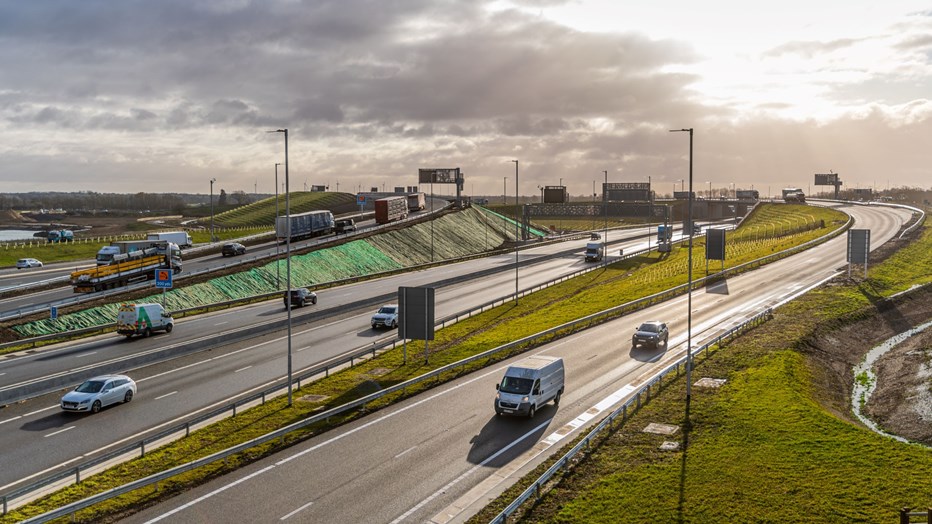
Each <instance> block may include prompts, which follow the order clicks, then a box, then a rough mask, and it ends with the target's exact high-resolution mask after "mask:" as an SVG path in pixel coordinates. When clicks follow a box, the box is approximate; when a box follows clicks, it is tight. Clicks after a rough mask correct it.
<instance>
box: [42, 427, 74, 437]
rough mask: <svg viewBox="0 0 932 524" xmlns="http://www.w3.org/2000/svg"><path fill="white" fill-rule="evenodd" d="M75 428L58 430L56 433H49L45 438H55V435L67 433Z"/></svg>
mask: <svg viewBox="0 0 932 524" xmlns="http://www.w3.org/2000/svg"><path fill="white" fill-rule="evenodd" d="M76 427H77V426H68V427H67V428H65V429H60V430H58V431H55V432H54V433H49V434H48V435H45V438H49V437H53V436H55V435H58V434H59V433H64V432H66V431H68V430H69V429H74V428H76Z"/></svg>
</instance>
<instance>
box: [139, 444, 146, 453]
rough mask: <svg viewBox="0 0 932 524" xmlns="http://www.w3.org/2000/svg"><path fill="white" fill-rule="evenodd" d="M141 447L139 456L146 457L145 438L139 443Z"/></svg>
mask: <svg viewBox="0 0 932 524" xmlns="http://www.w3.org/2000/svg"><path fill="white" fill-rule="evenodd" d="M139 449H140V453H139V456H140V457H145V456H146V441H145V440H143V441H142V442H140V443H139Z"/></svg>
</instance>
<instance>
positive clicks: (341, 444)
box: [114, 206, 909, 523]
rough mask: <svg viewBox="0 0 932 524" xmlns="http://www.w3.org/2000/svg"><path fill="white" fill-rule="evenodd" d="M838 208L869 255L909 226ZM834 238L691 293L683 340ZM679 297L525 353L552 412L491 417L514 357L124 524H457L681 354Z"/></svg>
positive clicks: (815, 274)
mask: <svg viewBox="0 0 932 524" xmlns="http://www.w3.org/2000/svg"><path fill="white" fill-rule="evenodd" d="M845 210H846V211H847V212H849V213H851V214H852V215H853V216H854V217H855V219H856V224H855V227H857V228H868V229H870V230H871V240H872V248H875V249H876V248H877V247H879V246H880V245H881V244H883V243H884V242H885V241H886V240H888V239H890V238H891V237H892V236H893V234H894V233H895V232H896V231H897V230H898V229H899V227H900V226H901V225H902V224H903V223H905V222H906V221H907V220H908V219H909V213H908V212H905V211H901V210H891V209H883V208H868V207H859V206H858V207H846V208H845ZM845 242H846V238H845V236H844V235H842V236H840V237H838V238H836V239H834V240H832V241H829V242H827V243H825V244H823V245H821V246H818V247H816V248H813V249H812V250H809V251H806V252H802V253H800V254H797V255H794V256H792V257H788V258H786V259H783V260H781V261H778V262H775V263H773V264H770V265H767V266H764V267H762V268H760V269H757V270H755V271H752V272H749V273H746V274H743V275H739V276H736V277H732V278H729V279H728V280H727V281H726V282H723V283H719V284H717V285H715V286H712V287H710V288H706V289H702V290H699V291H696V292H694V293H693V299H692V305H693V308H692V330H693V345H694V346H695V345H700V344H701V343H702V341H703V340H705V339H708V338H710V337H712V336H714V335H715V334H716V333H719V332H721V331H724V330H725V329H727V328H728V327H730V326H732V325H734V324H736V323H738V322H740V321H742V320H743V319H744V318H747V317H749V316H752V315H753V314H755V313H757V312H758V311H760V310H762V309H763V308H766V307H769V306H774V305H777V304H780V303H782V302H784V301H786V300H789V299H791V298H793V297H794V296H796V295H798V294H799V293H802V292H804V291H806V290H807V289H809V288H811V287H813V286H816V285H818V284H820V283H821V282H824V281H825V280H826V279H828V278H830V277H831V276H833V275H835V274H837V272H838V270H839V269H840V268H842V267H843V266H844V264H845V262H844V261H845ZM686 300H687V299H686V297H681V298H677V299H674V300H670V301H668V302H665V303H663V304H659V305H657V306H654V307H651V308H649V309H647V310H644V311H642V312H639V313H637V314H633V315H628V316H625V317H622V318H620V319H618V320H615V321H612V322H608V323H606V324H602V325H600V326H597V327H595V328H592V329H589V330H586V331H584V332H581V333H578V334H575V335H572V336H570V337H566V338H563V339H560V340H557V341H555V342H553V343H551V344H548V345H546V346H542V347H539V348H536V349H535V350H533V353H535V354H537V353H539V354H546V355H554V356H559V357H562V358H563V359H564V360H565V362H566V370H567V371H566V380H567V382H566V384H567V389H566V392H565V394H564V395H563V400H562V402H561V404H560V406H559V408H556V407H554V406H553V405H552V404H549V405H547V406H546V407H544V408H542V409H541V410H540V411H539V412H538V415H537V417H535V418H534V419H530V420H529V419H518V418H507V417H498V416H495V414H494V412H493V410H492V398H493V396H494V391H495V389H494V385H495V384H496V383H497V382H498V381H499V380H500V379H501V375H502V373H503V370H504V368H505V366H507V365H508V364H509V363H510V362H512V361H513V360H517V359H513V360H512V361H508V362H504V363H499V364H496V365H494V366H492V367H490V368H487V369H483V370H480V371H477V372H475V373H472V374H470V375H467V376H464V377H461V378H459V379H457V380H455V381H452V382H450V383H447V384H444V385H441V386H438V387H437V388H434V389H433V390H431V391H428V392H425V393H423V394H421V395H418V396H416V397H413V398H410V399H407V400H405V401H403V402H400V403H398V404H395V405H393V406H390V407H388V408H385V409H382V410H380V411H378V412H376V413H373V414H371V415H368V416H366V417H363V418H361V419H359V420H356V421H354V422H352V423H349V424H346V425H344V426H342V427H340V428H337V429H335V430H333V431H330V432H327V433H325V434H323V435H320V436H317V437H314V438H311V439H309V440H307V441H305V442H302V443H300V444H297V445H295V446H293V447H291V448H289V449H287V450H285V451H282V452H280V453H277V454H275V455H273V456H271V457H268V458H266V459H263V460H260V461H257V462H256V463H254V464H251V465H249V466H247V467H245V468H242V469H240V470H237V471H236V472H233V473H231V474H228V475H225V476H223V477H221V478H217V479H214V480H212V481H210V482H208V483H206V484H205V485H203V486H200V487H198V488H195V489H193V490H190V491H188V492H185V493H183V494H181V495H178V496H176V497H174V498H172V499H170V500H167V501H165V502H163V503H161V504H158V505H156V506H154V507H151V508H148V509H146V510H143V511H142V512H140V513H138V514H136V515H133V516H131V517H129V518H127V519H126V522H132V523H136V522H226V521H237V522H282V521H293V522H392V523H394V522H425V521H430V522H437V523H445V522H461V521H462V520H464V519H465V518H466V517H468V516H469V515H471V514H472V513H474V512H475V511H476V510H478V508H481V507H482V506H483V505H484V504H485V503H486V501H487V500H489V499H490V498H492V497H494V496H495V495H497V494H498V493H500V492H501V491H502V490H503V489H504V488H505V487H507V486H508V485H509V484H510V483H511V482H513V481H514V480H516V479H517V478H518V477H519V476H520V475H522V474H524V473H526V472H527V471H529V470H530V469H532V468H533V467H535V466H536V465H537V464H539V463H540V462H541V461H542V460H543V459H544V458H545V457H546V456H547V454H548V453H552V452H553V451H554V450H556V449H558V448H559V447H560V446H561V445H562V444H564V443H566V442H567V441H568V440H570V439H572V438H573V437H574V436H575V435H576V434H578V432H579V431H580V428H582V427H585V426H587V425H588V424H589V423H591V422H595V421H596V420H598V418H599V417H600V416H601V415H604V414H605V413H607V412H608V411H609V410H610V409H611V406H613V405H616V404H617V403H619V402H621V401H622V400H623V399H624V398H625V397H626V395H628V394H630V392H631V391H633V390H634V388H635V387H636V386H637V385H638V384H639V383H641V382H643V381H645V380H646V379H647V378H648V377H650V376H651V375H652V374H653V373H655V372H656V370H657V369H658V368H660V367H662V366H663V365H664V364H665V363H668V362H669V361H671V360H674V359H676V358H679V357H681V356H682V355H683V354H684V352H685V338H686V333H685V331H686V322H687V312H686ZM648 319H661V320H665V321H666V322H667V323H668V324H669V325H670V327H671V339H670V347H669V348H666V349H665V350H664V349H660V350H644V349H639V350H631V348H630V344H629V340H630V339H629V338H628V337H629V336H630V334H631V332H632V331H633V329H634V326H635V325H637V324H638V323H639V322H641V321H643V320H648ZM701 369H702V368H701V367H700V368H698V372H699V374H700V376H701ZM114 411H115V410H114ZM657 422H669V421H657Z"/></svg>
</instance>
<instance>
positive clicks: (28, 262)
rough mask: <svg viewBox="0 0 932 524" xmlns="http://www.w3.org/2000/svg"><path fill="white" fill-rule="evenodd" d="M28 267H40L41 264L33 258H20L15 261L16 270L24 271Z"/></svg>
mask: <svg viewBox="0 0 932 524" xmlns="http://www.w3.org/2000/svg"><path fill="white" fill-rule="evenodd" d="M30 267H42V262H39V261H38V260H36V259H34V258H21V259H19V260H17V261H16V269H26V268H30Z"/></svg>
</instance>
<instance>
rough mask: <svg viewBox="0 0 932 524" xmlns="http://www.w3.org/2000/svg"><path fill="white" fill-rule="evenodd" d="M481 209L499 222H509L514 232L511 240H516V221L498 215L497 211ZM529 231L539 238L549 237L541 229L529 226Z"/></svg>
mask: <svg viewBox="0 0 932 524" xmlns="http://www.w3.org/2000/svg"><path fill="white" fill-rule="evenodd" d="M479 209H481V210H482V211H484V212H485V213H488V214H490V215H493V216H495V217H496V218H497V219H498V220H499V222H501V221H504V222H508V223H509V224H511V229H512V232H511V237H510V238H514V237H515V234H514V227H515V221H514V220H512V219H510V218H508V217H506V216H505V215H502V214H499V213H496V212H495V211H492V210H491V209H487V208H484V207H480V208H479ZM493 220H494V219H493ZM527 230H528V233H530V234H532V235H537V236H539V237H546V236H547V233H546V232H544V231H541V230H539V229H537V228H533V227H531V226H528V228H527Z"/></svg>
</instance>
